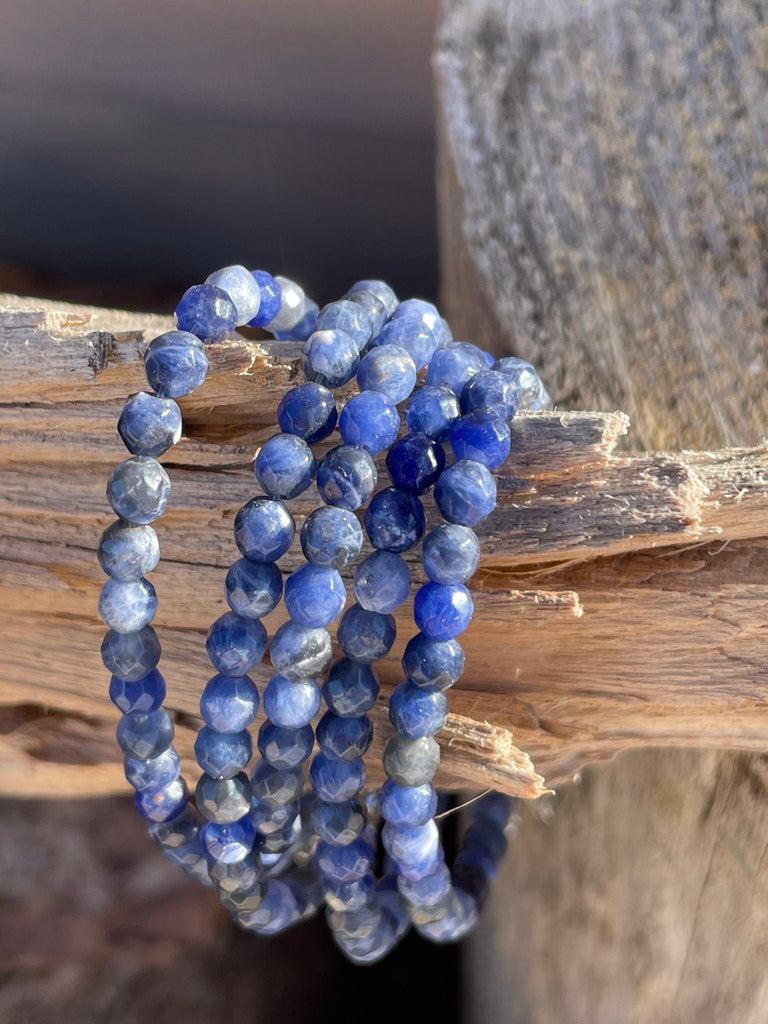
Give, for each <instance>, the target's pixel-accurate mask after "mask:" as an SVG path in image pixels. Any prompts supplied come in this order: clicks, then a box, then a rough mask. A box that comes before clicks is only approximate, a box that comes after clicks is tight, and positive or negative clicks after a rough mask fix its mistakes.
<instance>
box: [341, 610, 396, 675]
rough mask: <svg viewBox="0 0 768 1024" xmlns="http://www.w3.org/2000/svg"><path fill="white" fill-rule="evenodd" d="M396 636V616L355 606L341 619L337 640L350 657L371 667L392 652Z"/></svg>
mask: <svg viewBox="0 0 768 1024" xmlns="http://www.w3.org/2000/svg"><path fill="white" fill-rule="evenodd" d="M396 634H397V629H396V627H395V619H394V616H392V615H381V614H380V613H379V612H369V611H366V610H365V608H362V607H361V606H360V605H359V604H353V605H352V606H351V607H350V608H348V609H347V610H346V611H345V612H344V615H343V616H342V618H341V622H340V623H339V628H338V631H337V639H338V641H339V644H340V646H341V649H342V650H343V651H344V653H345V654H346V656H347V657H348V658H351V659H352V661H359V662H360V663H361V664H363V665H370V664H371V662H373V661H377V660H378V659H379V658H383V657H384V655H385V654H386V653H387V652H388V651H389V650H390V649H391V647H392V644H393V643H394V642H395V636H396Z"/></svg>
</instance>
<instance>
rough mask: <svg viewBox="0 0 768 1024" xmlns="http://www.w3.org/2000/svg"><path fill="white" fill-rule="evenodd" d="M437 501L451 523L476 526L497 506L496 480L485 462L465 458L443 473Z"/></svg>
mask: <svg viewBox="0 0 768 1024" xmlns="http://www.w3.org/2000/svg"><path fill="white" fill-rule="evenodd" d="M435 502H436V504H437V507H438V508H439V509H440V511H441V512H442V514H443V516H444V518H445V519H447V520H448V522H449V523H459V524H460V525H462V526H474V525H475V523H479V522H480V520H481V519H485V517H486V516H487V515H490V513H491V512H492V511H493V509H494V508H495V506H496V481H495V480H494V479H493V477H492V476H491V474H490V471H489V470H488V468H487V466H484V465H483V464H482V463H481V462H475V461H474V460H469V459H461V460H459V461H458V462H454V463H453V465H452V466H448V468H447V469H444V470H443V472H442V473H441V475H440V479H439V480H438V481H437V483H436V484H435Z"/></svg>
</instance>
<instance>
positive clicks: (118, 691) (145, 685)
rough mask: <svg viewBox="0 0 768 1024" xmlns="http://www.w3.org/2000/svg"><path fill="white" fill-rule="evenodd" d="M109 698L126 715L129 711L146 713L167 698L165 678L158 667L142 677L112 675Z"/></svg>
mask: <svg viewBox="0 0 768 1024" xmlns="http://www.w3.org/2000/svg"><path fill="white" fill-rule="evenodd" d="M109 699H110V700H111V701H112V703H113V704H114V705H115V706H116V707H118V708H119V709H120V710H121V711H122V712H123V714H124V715H126V714H128V712H129V711H138V712H140V713H141V714H145V713H146V712H147V711H155V710H156V709H157V708H159V707H160V705H161V704H162V703H163V701H164V700H165V680H164V679H163V677H162V676H161V675H160V673H159V672H158V671H157V669H156V668H154V669H152V671H151V672H148V673H147V675H145V676H142V677H141V679H133V680H131V681H130V682H129V681H128V680H127V679H119V678H118V677H117V676H112V678H111V679H110V681H109Z"/></svg>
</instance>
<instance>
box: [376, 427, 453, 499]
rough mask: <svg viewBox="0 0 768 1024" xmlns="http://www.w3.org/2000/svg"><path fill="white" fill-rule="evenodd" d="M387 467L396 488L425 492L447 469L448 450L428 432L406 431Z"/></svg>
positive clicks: (390, 451)
mask: <svg viewBox="0 0 768 1024" xmlns="http://www.w3.org/2000/svg"><path fill="white" fill-rule="evenodd" d="M387 469H388V470H389V475H390V477H391V478H392V483H393V484H394V485H395V487H399V488H400V489H401V490H403V491H410V492H411V493H412V494H423V493H424V491H426V490H428V489H429V488H430V487H431V486H432V485H433V484H434V483H436V482H437V479H438V477H439V476H440V474H441V473H442V471H443V470H444V469H445V452H444V451H443V449H442V447H441V446H440V445H439V444H437V442H435V441H433V440H432V439H431V438H429V437H427V435H426V434H406V435H405V437H401V438H400V440H399V441H395V443H394V444H393V445H392V447H391V448H390V449H389V452H388V453H387Z"/></svg>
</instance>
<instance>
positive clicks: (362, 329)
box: [317, 299, 373, 352]
mask: <svg viewBox="0 0 768 1024" xmlns="http://www.w3.org/2000/svg"><path fill="white" fill-rule="evenodd" d="M334 329H336V330H340V331H344V333H345V334H348V335H349V336H350V338H352V339H353V340H354V342H355V344H356V345H357V348H358V351H360V352H362V350H363V349H364V348H365V346H366V345H367V344H368V342H369V341H370V340H371V337H372V335H373V321H372V319H371V316H370V315H369V314H368V313H367V312H366V310H365V309H364V308H363V307H362V306H361V305H359V304H358V303H356V302H350V301H349V299H340V300H339V301H338V302H331V303H329V304H328V305H327V306H324V307H323V308H322V309H321V310H320V312H319V314H318V317H317V330H318V331H329V330H334Z"/></svg>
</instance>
